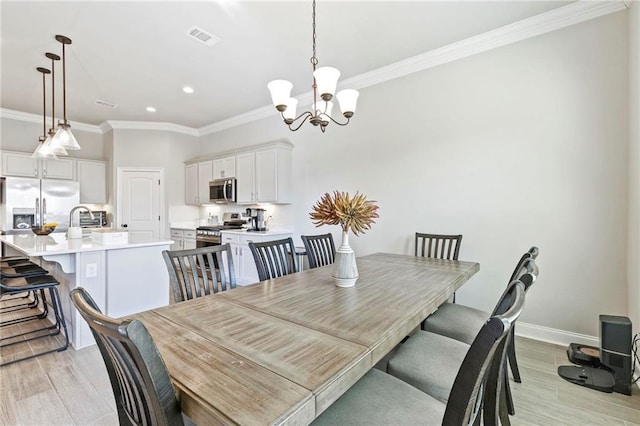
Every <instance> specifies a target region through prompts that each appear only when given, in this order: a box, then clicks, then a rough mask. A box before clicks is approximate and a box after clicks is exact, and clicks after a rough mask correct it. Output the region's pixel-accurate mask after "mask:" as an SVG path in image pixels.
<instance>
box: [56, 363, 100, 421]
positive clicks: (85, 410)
mask: <svg viewBox="0 0 640 426" xmlns="http://www.w3.org/2000/svg"><path fill="white" fill-rule="evenodd" d="M48 376H49V379H50V380H51V383H52V384H53V387H54V388H55V390H56V392H57V393H58V395H59V396H60V399H61V400H62V403H63V404H64V405H65V407H66V408H67V410H68V412H69V414H70V415H71V417H72V418H73V420H74V421H75V422H76V423H77V424H91V423H93V422H94V421H96V420H98V419H99V418H101V417H104V416H106V415H108V414H109V413H113V409H112V408H111V407H110V406H109V404H107V402H106V401H105V400H104V398H102V396H101V395H100V393H99V392H98V390H97V389H96V388H94V387H93V385H92V384H91V383H90V382H89V381H88V380H87V379H86V378H85V377H84V375H83V374H82V373H81V372H77V371H75V369H74V368H72V367H70V366H66V367H62V368H58V369H56V370H51V371H49V373H48Z"/></svg>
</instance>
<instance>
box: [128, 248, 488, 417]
mask: <svg viewBox="0 0 640 426" xmlns="http://www.w3.org/2000/svg"><path fill="white" fill-rule="evenodd" d="M357 264H358V269H359V274H360V277H359V279H358V281H357V283H356V285H355V286H354V287H351V288H341V287H337V286H335V284H334V282H333V281H332V279H331V271H332V269H331V265H329V266H326V267H322V268H316V269H311V270H307V271H304V272H300V273H297V274H291V275H287V276H284V277H281V278H276V279H272V280H269V281H265V282H262V283H259V284H256V285H252V286H248V287H238V288H236V289H234V290H230V291H226V292H222V293H217V294H214V295H210V296H205V297H201V298H198V299H193V300H189V301H185V302H181V303H176V304H173V305H169V306H165V307H162V308H158V309H153V310H151V311H147V312H142V313H139V314H135V315H131V316H128V317H127V318H130V319H133V318H135V319H139V320H141V321H142V322H143V323H144V324H145V326H146V327H147V329H148V330H149V332H150V333H151V335H152V337H153V339H154V341H155V343H156V345H157V346H158V349H159V351H160V353H161V355H162V357H163V359H164V361H165V363H166V365H167V369H168V371H169V374H170V376H171V379H172V382H173V384H174V386H175V388H176V390H177V392H178V394H179V397H180V403H181V406H182V410H183V411H184V412H185V413H186V414H187V415H188V416H189V417H191V418H192V419H193V420H194V421H195V422H196V423H197V424H203V425H204V424H207V425H210V424H246V425H254V424H294V425H297V424H308V423H310V422H311V421H313V419H314V418H315V417H317V416H318V415H319V414H320V413H322V411H324V410H325V409H326V408H327V407H328V406H330V405H331V404H332V403H333V402H334V401H335V400H336V399H338V398H339V397H340V395H342V394H343V393H344V392H345V391H346V390H347V389H349V387H351V386H352V385H353V384H354V383H355V382H357V381H358V379H360V378H361V377H362V376H363V375H364V374H365V373H366V372H367V371H368V370H369V369H370V368H372V367H373V366H374V365H375V364H376V363H377V362H378V361H380V360H381V359H382V358H383V357H384V356H385V355H386V354H387V353H388V352H389V351H390V350H391V349H393V348H394V347H395V346H396V345H397V344H398V343H400V342H401V341H402V339H403V338H404V337H405V336H407V335H408V334H409V333H411V332H412V331H413V330H414V329H415V328H416V327H418V326H419V324H420V322H421V321H422V320H424V319H425V318H426V317H427V316H428V315H429V314H431V313H432V312H434V311H435V310H436V308H437V307H438V306H439V305H440V304H442V303H443V302H444V301H446V300H447V299H448V298H449V297H450V296H451V295H452V294H453V292H455V291H456V290H457V289H458V288H459V287H460V286H462V284H464V283H465V282H466V281H467V280H468V279H469V278H470V277H471V276H473V275H474V274H475V273H476V272H477V271H478V270H479V268H480V266H479V264H478V263H475V262H463V261H452V260H441V259H430V258H423V257H415V256H408V255H399V254H390V253H375V254H371V255H368V256H364V257H360V258H358V259H357Z"/></svg>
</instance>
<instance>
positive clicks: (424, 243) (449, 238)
mask: <svg viewBox="0 0 640 426" xmlns="http://www.w3.org/2000/svg"><path fill="white" fill-rule="evenodd" d="M461 244H462V235H443V234H423V233H421V232H416V240H415V255H416V256H421V257H432V258H434V259H448V260H458V255H459V254H460V245H461Z"/></svg>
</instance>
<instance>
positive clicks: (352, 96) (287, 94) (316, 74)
mask: <svg viewBox="0 0 640 426" xmlns="http://www.w3.org/2000/svg"><path fill="white" fill-rule="evenodd" d="M312 9H313V12H312V15H311V18H312V22H313V27H312V29H313V56H311V66H312V67H313V85H312V86H311V87H312V88H313V104H312V105H311V111H305V112H303V113H302V114H300V115H299V116H297V117H296V107H297V105H298V100H297V99H295V98H292V97H291V89H292V88H293V85H292V84H291V82H289V81H287V80H273V81H271V82H270V83H269V84H267V88H268V89H269V91H270V92H271V100H272V101H273V106H275V107H276V109H277V110H278V111H279V112H280V115H281V116H282V119H283V120H284V123H285V124H286V125H287V126H289V130H291V131H292V132H295V131H296V130H298V129H299V128H300V127H302V125H303V124H304V123H305V122H306V121H307V120H309V122H310V123H311V124H313V125H314V126H320V130H322V132H323V133H324V131H325V129H326V127H327V126H328V125H329V122H333V123H335V124H337V125H339V126H346V125H347V124H349V120H350V119H351V117H353V114H354V113H355V111H356V103H357V101H358V95H359V93H358V91H357V90H354V89H345V90H341V91H340V92H338V94H337V95H336V98H338V102H339V103H340V109H341V110H342V115H343V116H344V118H346V119H347V121H345V122H343V123H341V122H338V121H336V120H334V119H333V117H331V109H332V107H333V103H332V102H329V101H330V100H331V99H332V98H333V95H334V93H335V92H336V86H337V84H338V78H339V77H340V71H338V70H337V69H335V68H332V67H320V68H317V69H316V66H317V65H318V58H317V56H316V0H313V6H312ZM318 98H320V99H318ZM296 121H299V124H298V125H297V126H295V127H292V124H293V123H295V122H296Z"/></svg>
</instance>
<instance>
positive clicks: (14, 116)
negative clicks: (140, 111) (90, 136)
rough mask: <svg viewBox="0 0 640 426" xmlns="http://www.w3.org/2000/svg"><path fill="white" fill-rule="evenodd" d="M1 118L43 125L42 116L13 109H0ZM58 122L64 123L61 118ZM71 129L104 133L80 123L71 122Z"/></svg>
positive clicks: (90, 125)
mask: <svg viewBox="0 0 640 426" xmlns="http://www.w3.org/2000/svg"><path fill="white" fill-rule="evenodd" d="M0 117H1V118H8V119H10V120H18V121H24V122H27V123H35V124H38V125H42V116H41V115H36V114H31V113H28V112H22V111H15V110H12V109H6V108H0ZM56 121H62V119H61V118H57V119H56ZM71 129H72V130H80V131H82V132H89V133H99V134H101V133H103V132H102V129H100V126H95V125H93V124H85V123H78V122H75V121H74V122H71Z"/></svg>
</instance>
